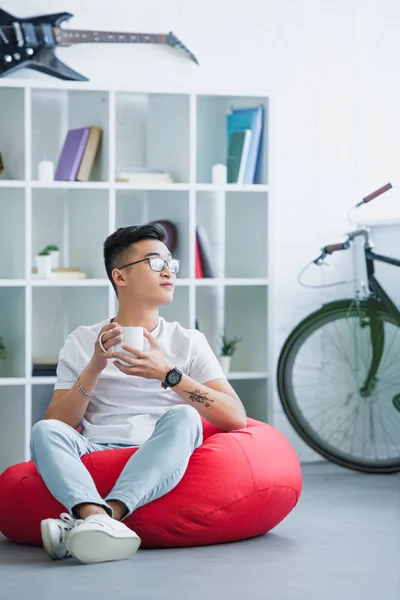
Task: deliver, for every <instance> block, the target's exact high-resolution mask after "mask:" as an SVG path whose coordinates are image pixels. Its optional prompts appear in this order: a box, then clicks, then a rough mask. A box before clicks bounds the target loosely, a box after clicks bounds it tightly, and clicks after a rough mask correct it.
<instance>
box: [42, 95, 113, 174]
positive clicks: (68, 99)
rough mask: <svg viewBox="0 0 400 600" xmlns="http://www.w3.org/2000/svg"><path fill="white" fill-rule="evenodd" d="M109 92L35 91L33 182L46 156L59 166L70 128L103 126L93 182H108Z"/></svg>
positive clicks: (93, 172) (93, 170)
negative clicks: (40, 163)
mask: <svg viewBox="0 0 400 600" xmlns="http://www.w3.org/2000/svg"><path fill="white" fill-rule="evenodd" d="M108 104H109V103H108V92H106V91H88V90H84V91H83V90H82V91H81V90H79V91H78V90H66V89H64V90H57V89H50V88H37V89H32V104H31V105H32V179H34V180H35V179H38V164H39V162H40V161H41V160H43V159H44V158H45V157H46V158H47V159H48V160H51V161H52V162H53V163H54V170H55V169H56V167H57V163H58V159H59V157H60V154H61V150H62V147H63V144H64V140H65V137H66V135H67V133H68V130H69V129H77V128H81V127H100V128H101V129H102V140H101V143H100V148H99V152H98V155H97V157H96V160H95V163H94V166H93V169H92V173H91V176H90V178H91V180H93V181H108V180H109V158H108V148H109V123H108V112H109V107H108Z"/></svg>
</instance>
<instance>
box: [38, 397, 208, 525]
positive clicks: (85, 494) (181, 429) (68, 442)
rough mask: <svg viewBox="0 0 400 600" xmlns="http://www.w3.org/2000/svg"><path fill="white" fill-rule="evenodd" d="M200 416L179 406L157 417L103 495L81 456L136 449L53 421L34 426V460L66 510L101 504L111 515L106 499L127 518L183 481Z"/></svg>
mask: <svg viewBox="0 0 400 600" xmlns="http://www.w3.org/2000/svg"><path fill="white" fill-rule="evenodd" d="M202 441H203V429H202V424H201V419H200V415H199V413H198V412H197V410H196V409H195V408H193V407H192V406H188V405H184V404H180V405H177V406H174V407H173V408H170V409H169V410H168V411H167V412H166V413H165V414H164V415H163V416H162V417H160V419H158V421H157V423H156V426H155V429H154V432H153V434H152V435H151V436H150V438H149V439H148V440H147V441H146V442H145V443H144V444H143V445H142V446H141V447H140V448H139V450H137V451H136V452H135V454H134V455H133V456H131V457H130V458H129V460H128V462H127V463H126V465H125V467H124V469H123V470H122V472H121V474H120V476H119V478H118V479H117V481H116V483H115V486H114V487H113V489H112V490H111V492H110V493H109V494H108V496H107V497H106V498H105V499H103V498H102V497H101V496H100V494H99V493H98V491H97V488H96V486H95V483H94V481H93V479H92V477H91V475H90V473H89V471H88V470H87V469H86V467H85V466H84V464H83V463H82V461H81V456H83V455H84V454H88V453H89V452H96V451H98V450H109V449H110V448H121V447H124V448H136V447H137V446H132V445H129V444H126V445H123V444H112V443H110V444H95V443H93V442H90V441H89V440H87V439H86V438H84V437H83V436H82V435H81V434H80V433H78V432H77V431H75V429H73V428H72V427H70V426H69V425H66V424H65V423H63V422H62V421H57V420H55V419H47V420H44V421H39V422H38V423H35V425H34V426H33V428H32V437H31V453H32V459H33V461H34V463H35V465H36V467H37V470H38V472H39V474H40V475H41V476H42V478H43V480H44V482H45V484H46V486H47V488H48V489H49V491H50V493H51V494H52V495H53V496H54V497H55V498H56V499H57V500H58V501H59V502H60V503H61V504H62V505H63V506H65V508H66V509H67V510H68V511H69V513H70V514H71V516H76V515H75V514H74V513H73V508H74V506H76V505H77V504H81V503H84V502H88V503H91V504H92V503H93V504H99V505H100V506H103V507H104V509H105V510H106V511H107V513H108V514H109V515H110V516H113V510H112V508H111V506H109V505H108V504H107V500H120V501H121V502H123V503H124V504H125V505H126V507H127V508H128V513H127V514H126V515H124V518H126V517H128V516H129V515H130V514H131V513H132V512H133V511H134V510H135V509H136V508H139V507H140V506H143V505H144V504H147V503H148V502H151V501H152V500H156V499H157V498H160V497H161V496H164V494H167V493H168V492H169V491H171V490H172V489H173V488H174V487H175V486H176V485H177V484H178V483H179V481H180V480H181V479H182V477H183V475H184V473H185V471H186V467H187V465H188V462H189V459H190V456H191V455H192V453H193V451H194V450H195V448H198V447H199V446H201V444H202Z"/></svg>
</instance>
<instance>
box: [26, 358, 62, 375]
mask: <svg viewBox="0 0 400 600" xmlns="http://www.w3.org/2000/svg"><path fill="white" fill-rule="evenodd" d="M57 363H58V358H34V359H33V361H32V377H54V376H55V375H56V372H57Z"/></svg>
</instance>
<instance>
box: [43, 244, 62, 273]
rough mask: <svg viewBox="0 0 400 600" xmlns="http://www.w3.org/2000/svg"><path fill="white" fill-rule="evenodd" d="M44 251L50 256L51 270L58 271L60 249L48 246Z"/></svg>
mask: <svg viewBox="0 0 400 600" xmlns="http://www.w3.org/2000/svg"><path fill="white" fill-rule="evenodd" d="M45 250H47V252H48V253H49V254H50V256H51V268H52V269H58V266H59V261H60V249H59V247H58V246H55V245H54V244H53V245H50V246H46V248H45Z"/></svg>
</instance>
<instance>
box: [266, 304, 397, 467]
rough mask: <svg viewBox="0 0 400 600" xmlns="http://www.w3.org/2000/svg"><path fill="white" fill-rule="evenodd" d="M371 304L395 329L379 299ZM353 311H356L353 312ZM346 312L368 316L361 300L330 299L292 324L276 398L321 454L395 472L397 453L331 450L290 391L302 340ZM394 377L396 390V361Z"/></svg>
mask: <svg viewBox="0 0 400 600" xmlns="http://www.w3.org/2000/svg"><path fill="white" fill-rule="evenodd" d="M374 306H375V308H376V310H377V314H378V317H379V318H380V319H382V321H383V323H385V322H386V323H389V324H390V325H394V326H395V327H397V329H399V327H398V324H397V322H396V320H395V318H394V317H393V316H392V315H391V314H390V313H388V312H387V311H386V310H385V309H384V307H383V306H382V304H381V303H379V302H377V301H375V304H374ZM355 311H357V312H356V314H355ZM349 314H350V316H357V317H360V316H363V317H366V318H368V309H367V303H366V302H365V301H360V302H358V301H356V300H355V299H346V300H338V301H334V302H330V303H328V304H326V305H324V306H323V307H322V308H321V309H319V310H317V311H315V312H314V313H312V314H310V315H309V316H308V317H306V318H305V319H304V320H303V321H301V322H300V323H299V324H298V325H297V326H296V327H295V329H294V330H293V331H292V332H291V333H290V335H289V336H288V338H287V339H286V341H285V343H284V345H283V348H282V350H281V352H280V356H279V360H278V368H277V386H278V393H279V398H280V401H281V404H282V407H283V410H284V412H285V414H286V416H287V417H288V419H289V421H290V423H291V425H292V426H293V427H294V429H295V431H296V432H297V433H298V434H299V436H300V437H301V438H302V439H303V440H304V441H305V442H306V444H308V445H309V446H310V447H311V448H312V449H313V450H315V451H316V452H317V453H318V454H320V455H321V456H323V457H324V458H326V459H328V460H329V461H331V462H333V463H336V464H338V465H340V466H342V467H345V468H348V469H352V470H356V471H361V472H364V473H396V472H398V471H400V453H399V456H398V457H395V458H393V459H387V460H385V461H376V460H371V459H364V458H363V459H357V457H354V456H349V455H346V453H343V452H342V451H337V450H336V451H335V448H334V447H332V445H330V444H327V443H326V442H325V440H324V439H323V438H321V436H320V435H319V434H318V433H317V432H316V431H315V430H313V428H312V427H311V426H310V424H309V423H308V422H307V420H306V419H305V418H304V416H303V415H302V409H301V407H300V405H299V404H298V401H297V400H296V397H295V395H294V393H293V383H292V379H293V365H294V360H295V358H296V356H297V355H298V353H299V350H300V348H301V347H302V346H303V344H304V342H305V341H306V340H307V339H309V338H310V336H311V335H312V334H314V333H315V332H316V331H318V330H320V329H321V327H323V326H325V325H326V324H327V323H331V322H332V321H337V320H338V319H340V318H343V316H344V315H345V316H346V318H348V317H349ZM396 333H397V330H396ZM399 341H400V340H399ZM371 347H372V344H371ZM378 373H379V370H378ZM398 381H399V388H398V389H399V392H400V364H399V376H398ZM396 385H397V381H396ZM393 414H396V416H397V417H398V418H399V419H400V414H399V413H398V412H396V413H393ZM357 418H358V416H357ZM396 423H397V421H396Z"/></svg>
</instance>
